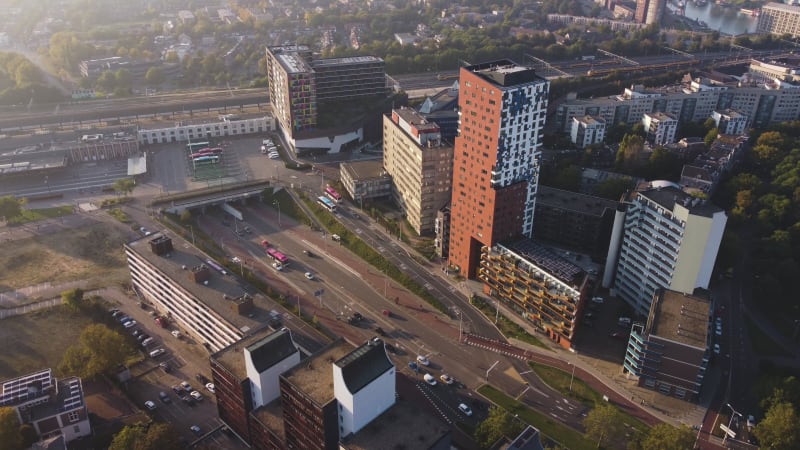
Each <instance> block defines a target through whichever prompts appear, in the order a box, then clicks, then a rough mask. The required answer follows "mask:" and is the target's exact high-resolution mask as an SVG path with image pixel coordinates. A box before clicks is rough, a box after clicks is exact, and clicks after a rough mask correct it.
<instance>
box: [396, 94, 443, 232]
mask: <svg viewBox="0 0 800 450" xmlns="http://www.w3.org/2000/svg"><path fill="white" fill-rule="evenodd" d="M383 166H384V168H385V169H386V172H387V173H388V174H389V175H391V177H392V197H393V199H394V201H395V203H396V204H397V205H398V206H399V207H400V209H401V210H402V211H403V212H404V213H405V215H406V221H407V222H408V224H409V225H410V226H411V228H413V229H414V231H415V232H417V234H420V235H430V234H432V233H434V227H435V223H434V222H435V220H436V213H437V212H438V211H439V210H440V209H441V208H442V207H443V206H444V205H446V204H447V203H448V202H449V201H450V195H451V186H452V181H453V146H452V145H450V144H448V143H447V142H444V141H443V140H442V134H441V131H440V129H439V125H437V124H436V123H433V122H429V121H428V120H426V119H425V118H424V117H422V115H421V114H420V113H418V112H417V111H415V110H413V109H410V108H400V109H394V110H392V113H391V115H388V114H387V115H385V116H384V117H383Z"/></svg>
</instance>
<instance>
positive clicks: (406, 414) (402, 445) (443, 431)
mask: <svg viewBox="0 0 800 450" xmlns="http://www.w3.org/2000/svg"><path fill="white" fill-rule="evenodd" d="M452 445H453V444H452V439H451V433H450V427H449V426H447V425H445V424H444V423H442V422H441V421H439V420H436V419H435V418H434V417H432V416H431V415H430V414H429V413H427V412H426V411H425V410H423V409H422V408H420V407H418V405H415V404H412V403H410V402H409V401H407V400H399V401H397V402H396V403H395V404H394V406H392V407H391V409H389V410H387V411H386V412H384V413H383V414H381V415H380V416H378V417H377V418H376V419H375V420H373V421H372V422H370V423H369V424H368V425H367V426H365V427H364V428H362V429H361V430H360V431H359V432H358V433H356V434H351V435H348V436H345V437H343V438H342V439H341V441H339V447H338V448H339V450H374V449H389V448H393V449H414V450H450V449H451V448H453V447H452Z"/></svg>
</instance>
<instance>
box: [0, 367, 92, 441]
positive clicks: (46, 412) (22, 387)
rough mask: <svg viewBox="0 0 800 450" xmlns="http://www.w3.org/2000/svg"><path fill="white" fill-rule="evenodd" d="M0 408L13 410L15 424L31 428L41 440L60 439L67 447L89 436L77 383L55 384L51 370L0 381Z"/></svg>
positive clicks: (75, 380) (74, 380)
mask: <svg viewBox="0 0 800 450" xmlns="http://www.w3.org/2000/svg"><path fill="white" fill-rule="evenodd" d="M0 407H9V408H13V409H14V411H15V412H16V414H17V419H18V420H19V423H21V424H28V425H30V426H32V427H33V429H34V430H35V431H36V434H38V435H39V437H40V438H41V439H48V438H51V437H54V436H63V438H64V442H66V443H69V442H71V441H73V440H75V439H78V438H81V437H84V436H90V435H91V434H92V427H91V424H90V423H89V412H88V410H87V409H86V402H85V401H84V398H83V385H82V384H81V379H80V378H78V377H66V378H63V379H60V380H59V379H56V378H55V377H54V376H53V372H52V370H51V369H44V370H40V371H38V372H34V373H30V374H27V375H23V376H21V377H17V378H13V379H10V380H5V381H3V390H2V392H0ZM0 447H2V445H0Z"/></svg>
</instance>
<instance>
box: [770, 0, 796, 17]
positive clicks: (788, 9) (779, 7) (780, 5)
mask: <svg viewBox="0 0 800 450" xmlns="http://www.w3.org/2000/svg"><path fill="white" fill-rule="evenodd" d="M766 8H769V9H777V10H780V11H786V12H793V13H797V14H800V7H798V6H791V5H787V4H784V3H776V2H769V3H767V4H766V5H764V6H762V7H761V9H762V11H763V10H764V9H766Z"/></svg>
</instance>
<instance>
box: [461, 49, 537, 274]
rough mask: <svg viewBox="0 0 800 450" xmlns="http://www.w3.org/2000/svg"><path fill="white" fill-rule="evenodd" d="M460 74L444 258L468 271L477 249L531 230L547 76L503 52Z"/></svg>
mask: <svg viewBox="0 0 800 450" xmlns="http://www.w3.org/2000/svg"><path fill="white" fill-rule="evenodd" d="M459 76H460V78H459V88H460V92H459V99H458V103H459V109H460V114H461V118H460V123H459V136H458V137H456V141H455V149H454V156H453V188H452V190H453V193H452V201H451V216H450V245H449V258H450V259H449V263H450V266H451V267H452V268H454V269H456V270H458V271H460V272H461V273H462V274H463V275H464V276H466V277H468V278H475V276H476V274H477V268H478V262H479V261H480V254H481V248H483V247H493V246H494V245H495V244H496V243H497V242H500V241H504V240H508V239H513V238H517V237H520V236H527V237H531V235H532V233H533V213H534V207H535V203H536V192H537V187H538V184H539V169H540V160H541V151H540V147H541V144H542V129H543V127H544V122H545V115H546V112H547V100H548V92H549V87H550V83H549V81H547V80H546V79H544V78H542V77H540V76H539V75H537V74H536V72H535V71H534V70H533V69H532V68H530V67H525V66H521V65H519V64H517V63H515V62H513V61H511V60H508V59H503V60H497V61H491V62H487V63H483V64H477V65H472V66H467V67H462V68H461V72H460V75H459Z"/></svg>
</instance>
